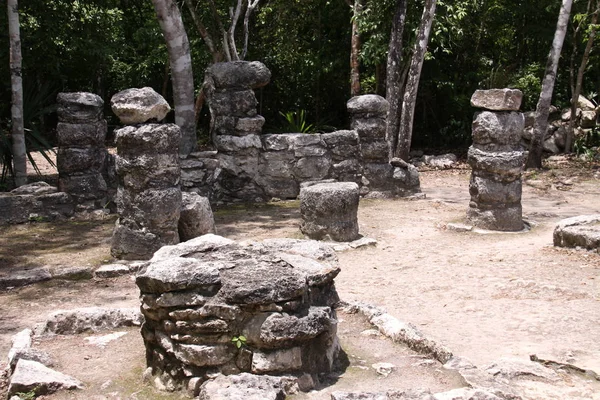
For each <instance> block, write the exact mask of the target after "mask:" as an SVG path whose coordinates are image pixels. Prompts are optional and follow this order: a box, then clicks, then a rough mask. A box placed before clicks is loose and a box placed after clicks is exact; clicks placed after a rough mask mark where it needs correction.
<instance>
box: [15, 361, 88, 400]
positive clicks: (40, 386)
mask: <svg viewBox="0 0 600 400" xmlns="http://www.w3.org/2000/svg"><path fill="white" fill-rule="evenodd" d="M64 389H66V390H72V389H83V383H81V382H80V381H78V380H77V379H75V378H72V377H70V376H68V375H65V374H62V373H60V372H58V371H54V370H52V369H50V368H48V367H46V366H44V365H42V364H40V363H38V362H35V361H29V360H19V362H18V363H17V367H16V369H15V372H14V373H13V375H12V377H11V378H10V383H9V386H8V395H9V396H11V395H13V394H16V393H19V392H22V393H27V392H29V391H31V390H35V393H36V395H43V394H51V393H54V392H56V391H58V390H64Z"/></svg>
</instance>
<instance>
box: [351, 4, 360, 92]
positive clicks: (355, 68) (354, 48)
mask: <svg viewBox="0 0 600 400" xmlns="http://www.w3.org/2000/svg"><path fill="white" fill-rule="evenodd" d="M348 4H349V5H350V6H351V7H352V13H353V15H352V43H351V47H350V48H351V50H350V96H351V97H354V96H359V95H360V60H359V56H360V48H361V41H360V33H359V31H358V17H359V14H360V11H361V9H362V0H354V4H352V3H351V2H350V1H348Z"/></svg>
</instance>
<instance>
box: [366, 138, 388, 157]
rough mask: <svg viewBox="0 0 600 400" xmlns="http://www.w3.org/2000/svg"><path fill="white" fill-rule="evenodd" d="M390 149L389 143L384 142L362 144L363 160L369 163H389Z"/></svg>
mask: <svg viewBox="0 0 600 400" xmlns="http://www.w3.org/2000/svg"><path fill="white" fill-rule="evenodd" d="M388 148H389V147H388V144H387V142H384V141H381V142H371V143H368V142H367V143H361V144H360V154H361V156H362V158H363V160H366V161H367V162H373V161H381V162H387V160H388V157H389V154H388Z"/></svg>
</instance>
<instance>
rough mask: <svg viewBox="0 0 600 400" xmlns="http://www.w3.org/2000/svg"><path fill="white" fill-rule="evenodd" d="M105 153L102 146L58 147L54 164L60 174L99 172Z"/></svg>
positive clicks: (104, 159)
mask: <svg viewBox="0 0 600 400" xmlns="http://www.w3.org/2000/svg"><path fill="white" fill-rule="evenodd" d="M107 154H108V153H107V151H106V149H105V148H103V147H87V148H81V147H60V148H59V149H58V152H57V154H56V166H57V168H58V171H59V173H60V174H61V175H71V174H75V173H85V174H91V173H95V172H101V171H102V167H103V166H104V163H105V161H106V156H107Z"/></svg>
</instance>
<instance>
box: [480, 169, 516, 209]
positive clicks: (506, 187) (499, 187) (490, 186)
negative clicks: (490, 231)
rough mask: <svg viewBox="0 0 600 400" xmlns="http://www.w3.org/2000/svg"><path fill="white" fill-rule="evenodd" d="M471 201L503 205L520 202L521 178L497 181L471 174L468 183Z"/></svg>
mask: <svg viewBox="0 0 600 400" xmlns="http://www.w3.org/2000/svg"><path fill="white" fill-rule="evenodd" d="M469 193H470V194H471V201H475V202H477V203H479V204H481V203H485V204H498V205H499V206H501V207H505V206H506V205H508V204H520V203H521V194H522V183H521V179H517V180H514V181H512V182H508V183H504V182H498V181H496V180H494V179H490V178H488V177H481V176H476V175H473V176H471V183H470V185H469Z"/></svg>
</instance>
